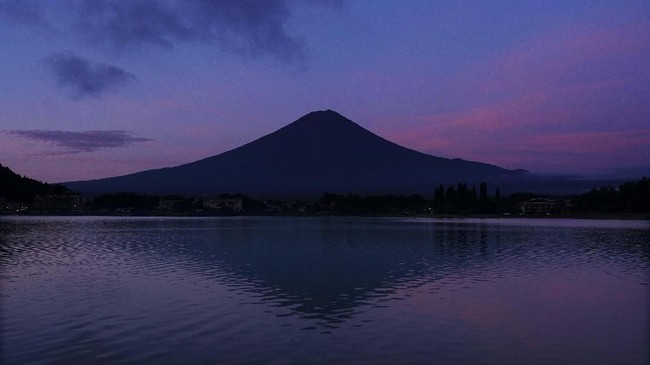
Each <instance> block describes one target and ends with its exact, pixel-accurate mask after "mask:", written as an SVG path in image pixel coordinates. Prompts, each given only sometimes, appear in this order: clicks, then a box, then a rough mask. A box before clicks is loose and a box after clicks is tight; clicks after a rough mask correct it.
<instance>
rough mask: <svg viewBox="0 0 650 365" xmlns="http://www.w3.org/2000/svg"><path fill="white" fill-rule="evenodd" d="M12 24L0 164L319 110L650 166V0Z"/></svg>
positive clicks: (27, 5) (151, 154) (130, 163)
mask: <svg viewBox="0 0 650 365" xmlns="http://www.w3.org/2000/svg"><path fill="white" fill-rule="evenodd" d="M0 40H1V43H0V45H1V47H2V51H1V53H0V54H1V55H2V56H1V57H0V163H2V164H3V165H5V166H8V167H10V168H11V169H13V170H14V171H16V172H18V173H20V174H22V175H26V176H29V177H32V178H36V179H39V180H43V181H47V182H60V181H70V180H85V179H93V178H102V177H110V176H116V175H123V174H127V173H132V172H138V171H142V170H147V169H152V168H160V167H169V166H176V165H179V164H183V163H187V162H192V161H195V160H198V159H201V158H204V157H208V156H212V155H216V154H219V153H222V152H225V151H227V150H230V149H232V148H235V147H239V146H240V145H242V144H244V143H247V142H250V141H252V140H255V139H257V138H259V137H261V136H263V135H265V134H268V133H270V132H273V131H275V130H277V129H279V128H281V127H283V126H285V125H286V124H288V123H290V122H293V121H294V120H296V119H298V118H299V117H301V116H302V115H304V114H306V113H308V112H310V111H314V110H324V109H332V110H335V111H337V112H339V113H341V114H342V115H344V116H346V117H348V118H350V119H351V120H353V121H355V122H357V123H358V124H360V125H361V126H363V127H364V128H366V129H368V130H370V131H372V132H374V133H376V134H378V135H380V136H382V137H384V138H386V139H389V140H391V141H393V142H396V143H399V144H401V145H403V146H406V147H409V148H412V149H415V150H418V151H422V152H425V153H429V154H432V155H436V156H441V157H450V158H456V157H458V158H463V159H468V160H476V161H481V162H486V163H492V164H496V165H499V166H501V167H505V168H513V169H514V168H523V169H527V170H530V171H532V172H537V173H553V174H578V175H586V176H599V175H600V176H602V175H612V174H621V175H622V174H630V176H633V177H637V176H636V175H635V174H640V173H645V174H650V2H649V1H648V0H629V1H627V0H611V1H599V0H589V1H564V0H557V1H556V0H544V1H518V0H513V1H433V0H428V1H414V0H408V1H379V0H368V1H360V0H347V1H346V0H340V1H336V0H329V1H328V0H302V1H299V0H295V1H293V0H285V1H283V0H266V1H265V0H259V1H255V0H247V1H243V0H223V1H218V0H216V1H208V0H177V1H174V0H169V1H165V0H159V1H155V0H150V1H149V0H143V1H139V0H128V1H81V0H79V1H54V0H52V1H45V0H44V1H28V0H18V1H16V0H0ZM638 177H640V176H638Z"/></svg>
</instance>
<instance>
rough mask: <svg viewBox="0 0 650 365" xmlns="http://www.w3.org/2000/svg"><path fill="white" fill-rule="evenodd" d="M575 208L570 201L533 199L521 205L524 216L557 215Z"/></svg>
mask: <svg viewBox="0 0 650 365" xmlns="http://www.w3.org/2000/svg"><path fill="white" fill-rule="evenodd" d="M572 206H573V204H572V203H571V201H570V200H555V199H543V198H539V199H531V200H529V201H527V202H524V203H523V204H522V205H521V213H522V214H524V215H557V214H563V213H566V212H567V211H569V209H570V208H571V207H572Z"/></svg>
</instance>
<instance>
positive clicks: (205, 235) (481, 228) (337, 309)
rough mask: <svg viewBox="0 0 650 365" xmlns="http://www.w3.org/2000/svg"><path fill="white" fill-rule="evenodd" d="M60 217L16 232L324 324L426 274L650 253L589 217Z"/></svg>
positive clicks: (477, 273) (444, 276) (493, 271)
mask: <svg viewBox="0 0 650 365" xmlns="http://www.w3.org/2000/svg"><path fill="white" fill-rule="evenodd" d="M68 223H69V225H67V226H66V224H56V225H53V224H52V223H51V222H50V223H43V224H40V225H38V224H37V225H30V226H29V227H30V230H29V231H25V230H23V231H22V232H21V235H20V237H25V242H30V241H31V242H33V237H31V238H30V236H32V235H48V236H49V237H54V236H62V237H65V240H67V242H68V243H67V244H66V246H65V247H61V241H59V242H43V243H42V247H40V248H39V249H42V250H44V251H46V250H53V251H54V250H56V251H59V252H67V251H69V252H70V254H74V252H75V246H76V245H85V246H84V247H88V245H93V247H95V250H96V251H95V252H96V254H97V255H109V254H111V255H112V254H115V252H116V251H120V252H121V253H122V254H124V255H125V256H126V257H125V259H128V260H140V261H139V263H138V265H143V264H144V265H145V266H147V267H144V268H143V270H147V272H152V273H155V272H157V270H159V272H162V273H164V272H165V270H168V269H170V267H171V268H179V267H180V268H183V269H187V270H190V271H192V272H194V273H196V274H198V275H201V276H204V277H211V278H214V280H217V281H219V282H221V283H224V284H226V285H228V286H231V287H232V288H233V290H235V291H245V292H247V295H248V296H249V297H256V298H258V300H259V301H261V302H267V304H271V305H272V306H277V307H281V308H286V309H287V311H288V312H289V314H297V315H300V316H305V317H307V318H312V319H315V320H316V321H317V322H319V323H321V324H323V325H328V326H335V325H336V323H337V322H339V321H341V320H343V319H345V318H347V317H349V316H350V315H352V314H354V313H355V312H357V311H359V310H362V307H363V306H365V305H378V304H380V303H381V302H382V301H386V300H391V299H400V296H401V295H404V292H405V289H411V288H417V287H419V286H420V285H421V284H424V283H437V282H440V283H442V282H453V281H454V280H459V282H460V281H462V282H463V283H464V284H463V285H467V282H468V280H466V279H467V278H471V279H472V280H497V279H498V277H499V276H500V275H501V273H502V272H503V271H508V272H509V273H510V275H512V273H513V272H520V273H521V275H526V273H527V272H529V271H531V270H536V268H539V267H540V266H541V265H548V263H549V262H553V263H555V262H557V263H562V262H569V261H575V260H583V259H584V257H594V256H593V255H594V254H597V255H599V256H604V257H607V258H608V260H617V259H618V260H623V261H631V260H632V261H639V260H640V262H642V263H643V262H645V263H646V264H647V257H648V256H647V254H648V249H649V247H650V246H648V245H645V246H643V245H642V246H638V245H636V246H630V245H625V244H622V245H612V244H611V241H612V240H611V239H610V238H611V237H612V236H611V234H610V233H608V232H607V231H598V230H596V231H594V230H593V228H589V229H586V228H585V229H582V230H581V229H564V230H563V229H561V228H558V227H537V228H525V229H522V228H521V227H509V226H500V225H488V224H459V223H455V222H454V221H448V222H428V223H427V222H417V223H412V222H411V223H409V222H400V221H396V220H390V219H361V218H360V219H341V218H323V219H313V218H298V219H288V218H234V219H185V220H183V219H178V220H174V219H162V220H158V219H142V220H137V219H128V220H115V219H113V220H110V219H109V220H95V221H92V220H91V221H86V222H84V223H82V224H79V223H78V222H76V223H75V222H68ZM3 227H4V229H3V230H5V229H7V227H8V226H7V225H6V224H5V225H4V226H3ZM47 230H51V232H49V233H48V231H47ZM30 232H31V233H30ZM639 232H641V233H639ZM619 233H620V232H619ZM628 233H629V232H628ZM642 233H643V231H631V233H630V234H629V235H628V236H627V237H628V239H629V242H644V241H643V240H642V239H640V238H639V235H640V234H642ZM557 238H561V239H557ZM555 241H557V243H554V242H555ZM646 243H647V240H646ZM7 244H8V243H6V242H5V243H3V244H2V246H5V245H7ZM20 244H21V242H20V241H18V240H13V241H12V242H11V245H12V247H11V248H10V249H3V250H2V257H0V261H1V263H2V264H3V265H4V264H9V263H11V262H13V263H15V262H16V260H18V259H19V258H17V257H12V256H14V254H15V252H17V251H20V248H18V247H19V246H20ZM48 245H52V247H47V246H48ZM553 245H556V246H557V247H554V246H553ZM563 246H566V247H563ZM12 252H14V253H12ZM583 254H584V256H583ZM644 255H645V256H644ZM644 257H645V259H644ZM644 260H645V261H644ZM142 261H144V263H142ZM628 266H629V265H628ZM637 266H638V263H637ZM469 282H470V283H471V280H469ZM470 285H471V284H470Z"/></svg>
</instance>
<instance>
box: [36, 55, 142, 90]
mask: <svg viewBox="0 0 650 365" xmlns="http://www.w3.org/2000/svg"><path fill="white" fill-rule="evenodd" d="M45 63H46V64H47V65H48V66H49V68H50V69H51V70H52V72H54V74H55V75H56V77H57V79H58V84H59V85H61V86H63V87H66V88H69V89H71V90H72V91H73V93H74V94H73V97H74V98H76V99H81V98H84V97H98V96H100V95H101V94H103V93H104V92H106V91H109V90H113V89H115V88H118V87H120V86H122V85H124V84H125V83H127V82H128V81H132V80H135V76H133V75H132V74H131V73H129V72H126V71H124V70H122V69H121V68H119V67H117V66H113V65H108V64H104V63H91V62H90V61H88V60H87V59H85V58H83V57H79V56H76V55H74V54H72V53H71V52H65V53H55V54H52V55H50V56H49V57H48V58H47V59H46V60H45Z"/></svg>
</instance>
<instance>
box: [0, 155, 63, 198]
mask: <svg viewBox="0 0 650 365" xmlns="http://www.w3.org/2000/svg"><path fill="white" fill-rule="evenodd" d="M67 191H68V189H66V188H65V187H64V186H61V185H56V184H47V183H42V182H40V181H36V180H34V179H30V178H28V177H24V176H20V175H18V174H17V173H15V172H13V171H11V169H10V168H8V167H5V166H2V164H0V198H3V199H5V200H7V201H10V202H31V201H32V200H33V199H34V197H35V196H36V195H50V194H61V193H65V192H67Z"/></svg>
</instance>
